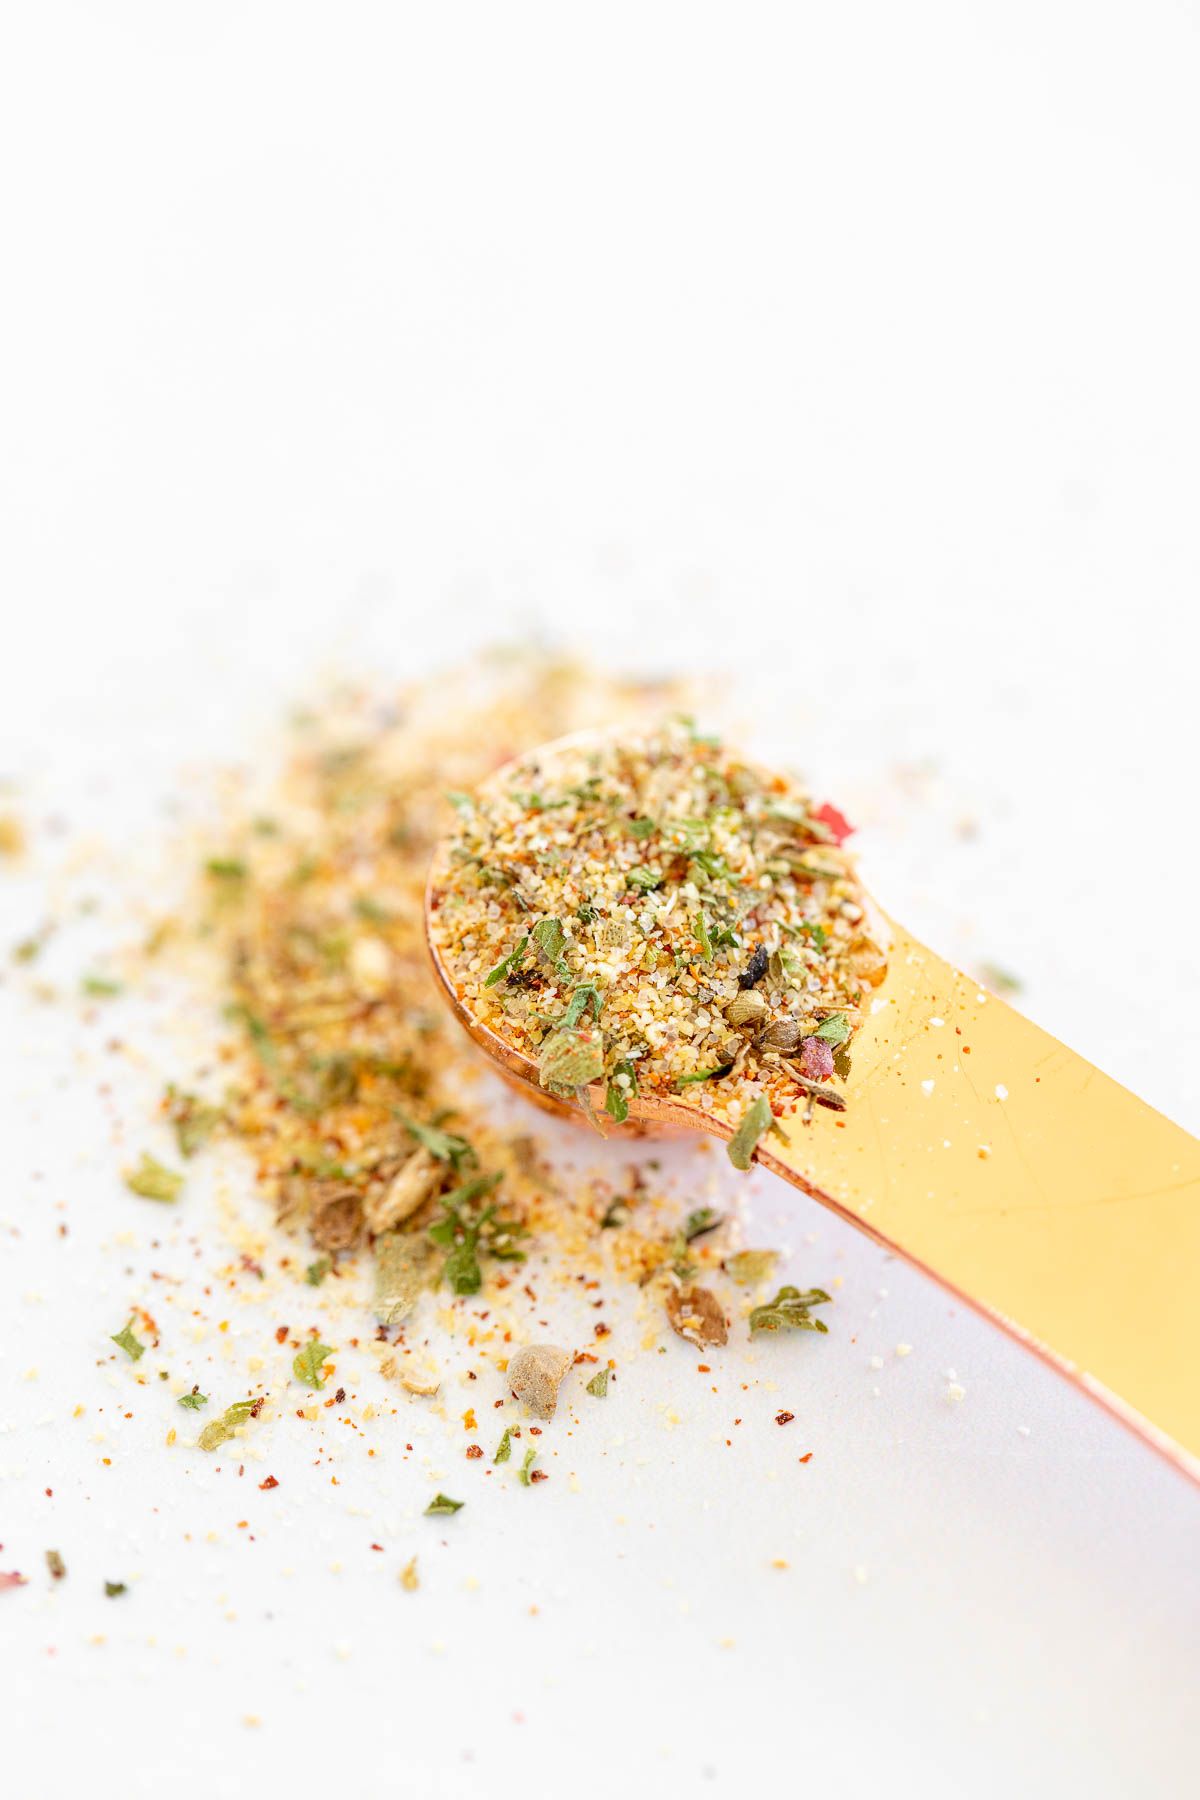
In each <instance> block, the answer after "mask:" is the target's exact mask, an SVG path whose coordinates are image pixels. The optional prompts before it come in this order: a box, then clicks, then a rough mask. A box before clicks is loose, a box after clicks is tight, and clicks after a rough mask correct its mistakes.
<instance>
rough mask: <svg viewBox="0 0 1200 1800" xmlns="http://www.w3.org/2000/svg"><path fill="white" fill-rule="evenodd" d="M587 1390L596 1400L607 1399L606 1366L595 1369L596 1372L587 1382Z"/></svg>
mask: <svg viewBox="0 0 1200 1800" xmlns="http://www.w3.org/2000/svg"><path fill="white" fill-rule="evenodd" d="M587 1391H588V1393H589V1394H592V1395H593V1396H594V1397H595V1398H596V1399H597V1400H607V1398H608V1370H607V1368H603V1369H597V1370H596V1373H595V1374H594V1375H593V1376H592V1379H591V1380H590V1381H589V1382H588V1384H587Z"/></svg>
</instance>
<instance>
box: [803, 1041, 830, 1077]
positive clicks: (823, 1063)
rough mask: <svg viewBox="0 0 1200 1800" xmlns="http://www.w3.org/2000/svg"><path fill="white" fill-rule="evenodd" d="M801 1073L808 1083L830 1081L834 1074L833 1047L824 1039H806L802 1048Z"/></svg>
mask: <svg viewBox="0 0 1200 1800" xmlns="http://www.w3.org/2000/svg"><path fill="white" fill-rule="evenodd" d="M800 1073H801V1074H802V1075H803V1076H804V1078H805V1080H806V1081H828V1079H829V1077H830V1076H831V1075H832V1074H833V1047H832V1045H830V1044H827V1043H826V1042H825V1040H824V1038H818V1037H807V1038H805V1039H804V1042H803V1043H802V1044H801V1046H800Z"/></svg>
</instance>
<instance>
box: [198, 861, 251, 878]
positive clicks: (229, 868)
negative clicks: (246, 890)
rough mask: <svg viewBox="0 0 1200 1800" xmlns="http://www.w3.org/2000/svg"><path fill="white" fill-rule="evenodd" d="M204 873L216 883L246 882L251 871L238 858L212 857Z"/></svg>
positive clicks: (206, 864)
mask: <svg viewBox="0 0 1200 1800" xmlns="http://www.w3.org/2000/svg"><path fill="white" fill-rule="evenodd" d="M204 873H205V874H206V875H209V876H211V877H212V879H213V880H214V881H245V879H246V877H247V875H248V874H249V873H250V871H249V869H248V868H247V867H246V865H245V863H244V862H243V861H242V860H241V858H240V857H238V856H210V857H209V859H208V861H207V862H206V863H205V865H204Z"/></svg>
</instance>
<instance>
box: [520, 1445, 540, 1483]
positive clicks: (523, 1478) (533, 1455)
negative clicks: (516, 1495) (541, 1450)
mask: <svg viewBox="0 0 1200 1800" xmlns="http://www.w3.org/2000/svg"><path fill="white" fill-rule="evenodd" d="M536 1461H537V1451H536V1450H527V1451H526V1452H525V1461H524V1462H523V1463H522V1464H521V1467H520V1468H519V1469H518V1470H517V1480H518V1481H519V1482H520V1484H521V1486H522V1487H529V1486H530V1484H531V1483H532V1481H533V1465H534V1463H535V1462H536Z"/></svg>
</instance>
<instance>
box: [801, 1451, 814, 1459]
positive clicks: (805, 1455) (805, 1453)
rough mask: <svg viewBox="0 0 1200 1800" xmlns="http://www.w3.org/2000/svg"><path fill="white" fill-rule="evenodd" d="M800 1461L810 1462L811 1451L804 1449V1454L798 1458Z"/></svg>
mask: <svg viewBox="0 0 1200 1800" xmlns="http://www.w3.org/2000/svg"><path fill="white" fill-rule="evenodd" d="M800 1461H801V1462H811V1461H812V1451H811V1450H806V1451H805V1452H804V1455H803V1456H802V1457H801V1458H800Z"/></svg>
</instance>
